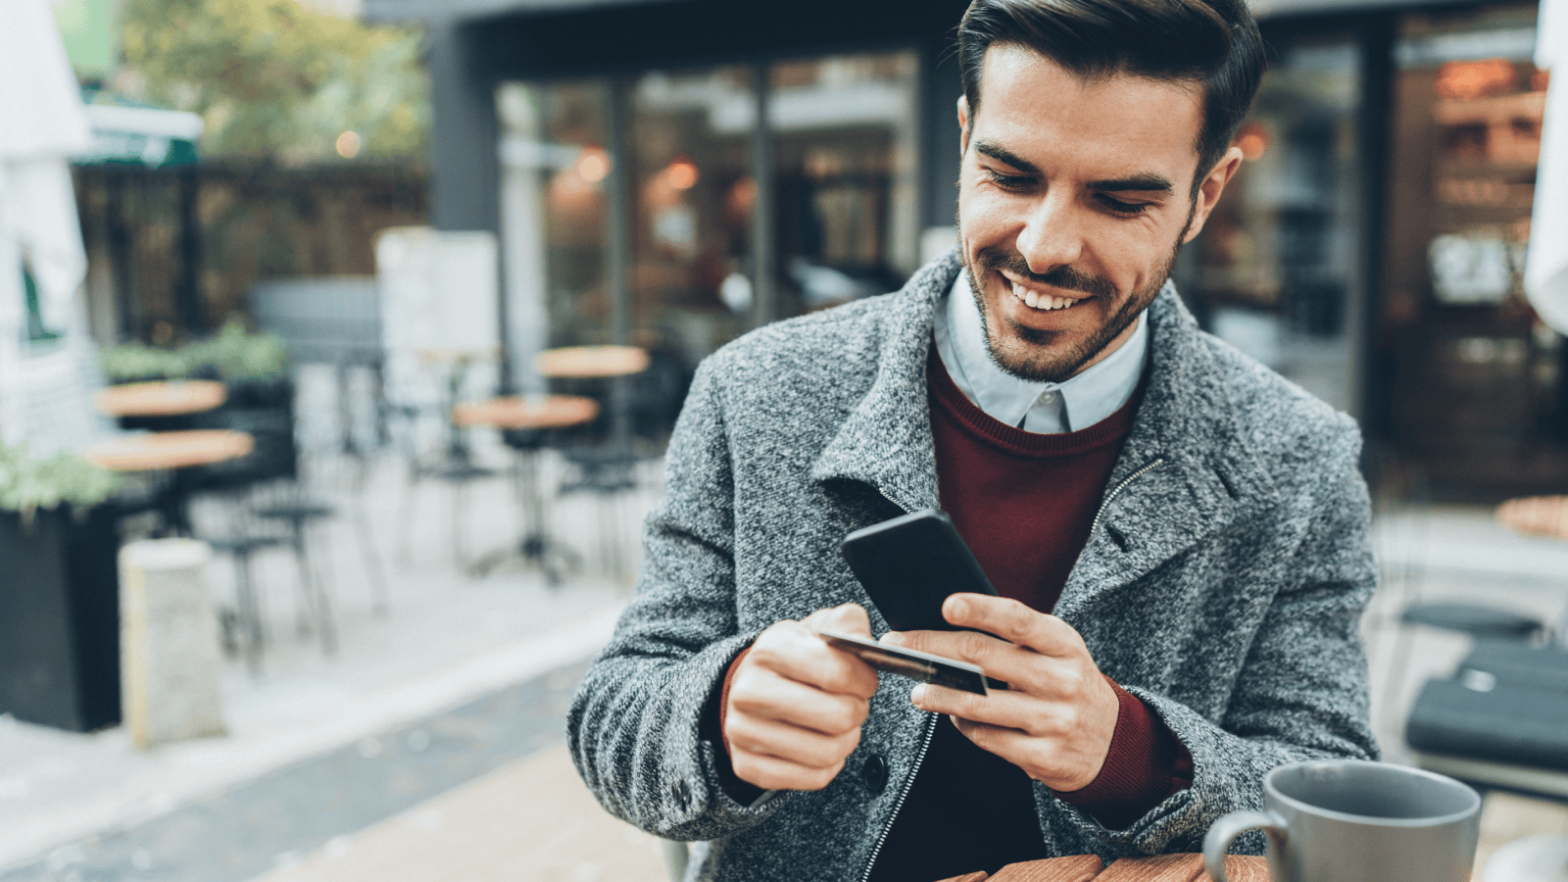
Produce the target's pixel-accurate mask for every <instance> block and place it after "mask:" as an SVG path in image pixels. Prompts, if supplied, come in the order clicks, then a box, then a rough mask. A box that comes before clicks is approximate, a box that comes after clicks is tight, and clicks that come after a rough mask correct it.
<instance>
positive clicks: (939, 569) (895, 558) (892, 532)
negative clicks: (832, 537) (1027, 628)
mask: <svg viewBox="0 0 1568 882" xmlns="http://www.w3.org/2000/svg"><path fill="white" fill-rule="evenodd" d="M843 552H844V558H845V560H848V561H849V568H850V569H852V570H854V571H855V578H857V579H859V580H860V584H861V585H864V586H865V588H866V593H867V594H870V595H871V601H872V602H873V603H875V604H876V606H877V610H878V611H879V612H881V613H882V618H884V619H887V623H888V625H889V626H890V627H891V628H892V629H893V630H895V631H954V630H958V629H957V628H954V627H953V626H952V625H950V624H948V623H947V620H946V619H944V618H942V601H944V600H946V599H947V596H948V595H949V594H959V593H963V592H972V593H975V594H990V595H992V596H995V595H996V589H995V588H993V587H991V580H990V579H987V578H986V576H985V570H982V569H980V562H979V561H977V560H975V556H974V553H973V552H971V551H970V550H969V546H967V545H965V544H964V540H963V537H961V536H959V535H958V530H957V529H956V528H954V527H953V519H952V518H949V517H948V516H947V515H946V514H945V513H943V512H941V511H938V510H937V509H934V508H928V509H923V510H921V511H917V512H913V513H911V514H906V515H902V516H900V517H896V518H893V519H892V520H890V521H883V522H882V523H880V524H872V525H871V526H869V527H866V528H864V529H861V530H856V531H855V532H853V533H850V534H849V535H848V536H845V537H844V544H843Z"/></svg>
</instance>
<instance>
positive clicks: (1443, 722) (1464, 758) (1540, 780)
mask: <svg viewBox="0 0 1568 882" xmlns="http://www.w3.org/2000/svg"><path fill="white" fill-rule="evenodd" d="M1405 742H1406V743H1407V744H1408V745H1409V746H1410V748H1411V749H1412V750H1413V751H1415V753H1416V763H1417V765H1420V766H1421V767H1423V768H1427V769H1431V770H1432V771H1435V772H1441V773H1443V774H1446V775H1450V776H1452V777H1456V778H1459V779H1461V780H1464V781H1467V782H1469V783H1471V784H1473V785H1475V786H1477V787H1480V788H1486V789H1502V790H1512V791H1518V792H1523V793H1529V794H1531V795H1536V796H1545V797H1549V798H1553V799H1561V800H1568V650H1565V649H1564V648H1562V647H1559V646H1525V645H1521V644H1519V643H1516V642H1498V641H1489V642H1482V643H1478V644H1477V645H1476V647H1475V648H1474V650H1473V651H1471V653H1470V654H1469V655H1468V656H1466V658H1465V659H1464V660H1463V661H1462V662H1461V663H1460V664H1459V667H1458V669H1457V670H1456V671H1455V672H1454V674H1453V676H1451V677H1448V678H1435V679H1432V680H1428V681H1427V683H1426V684H1425V685H1424V686H1423V687H1422V689H1421V692H1420V694H1419V695H1418V696H1417V697H1416V701H1415V704H1414V705H1413V706H1412V707H1411V710H1410V715H1409V716H1408V718H1407V719H1406V724H1405Z"/></svg>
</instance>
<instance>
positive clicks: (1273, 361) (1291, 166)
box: [1178, 39, 1364, 413]
mask: <svg viewBox="0 0 1568 882" xmlns="http://www.w3.org/2000/svg"><path fill="white" fill-rule="evenodd" d="M1277 45H1279V46H1280V51H1279V57H1278V58H1277V59H1276V60H1274V62H1273V63H1272V64H1271V65H1270V68H1269V72H1268V74H1267V76H1266V77H1265V78H1264V81H1263V84H1262V86H1261V87H1260V89H1259V92H1258V96H1257V99H1256V101H1255V102H1254V103H1253V113H1252V115H1251V116H1250V117H1249V118H1248V119H1247V121H1246V122H1245V123H1243V125H1242V127H1241V129H1240V131H1239V133H1238V134H1237V138H1236V142H1235V143H1236V145H1237V146H1239V147H1240V148H1241V150H1242V153H1243V155H1244V156H1245V157H1246V159H1245V161H1244V162H1243V164H1242V167H1241V170H1240V171H1239V172H1238V173H1237V175H1236V178H1235V179H1234V180H1233V181H1232V182H1231V184H1230V186H1229V187H1228V188H1227V189H1226V191H1225V194H1224V197H1223V198H1222V199H1221V201H1220V204H1219V205H1218V206H1216V208H1215V210H1214V212H1213V214H1212V215H1211V216H1210V218H1209V221H1208V223H1207V225H1206V227H1205V228H1204V232H1203V235H1202V236H1201V237H1200V238H1199V239H1197V240H1196V241H1195V242H1194V243H1193V244H1192V245H1191V246H1189V248H1188V249H1187V251H1188V252H1190V254H1189V253H1184V255H1183V258H1184V260H1183V264H1182V265H1181V268H1180V269H1181V271H1180V273H1179V274H1178V282H1180V283H1181V284H1182V288H1183V290H1184V292H1186V293H1187V295H1188V296H1189V297H1190V298H1191V299H1192V300H1193V301H1194V306H1195V308H1196V310H1197V312H1198V313H1199V315H1200V318H1201V320H1202V321H1203V323H1204V325H1205V326H1206V327H1207V328H1208V329H1209V330H1211V331H1213V332H1214V333H1215V334H1217V335H1218V336H1220V337H1221V338H1223V339H1226V340H1228V341H1229V342H1231V343H1233V344H1235V345H1236V346H1238V347H1239V348H1241V349H1242V350H1243V351H1245V352H1247V353H1248V354H1250V355H1252V356H1254V357H1255V358H1257V359H1259V360H1260V361H1262V362H1264V363H1265V364H1267V365H1269V366H1270V367H1273V368H1274V369H1276V370H1278V371H1280V372H1281V373H1282V374H1284V375H1285V376H1287V377H1289V378H1290V379H1292V380H1294V381H1295V382H1297V383H1299V384H1300V385H1302V386H1303V387H1305V388H1306V389H1307V390H1308V391H1310V392H1312V393H1313V394H1315V395H1317V396H1318V397H1320V398H1322V399H1323V400H1325V401H1327V402H1329V403H1330V404H1332V405H1334V406H1335V407H1337V408H1339V409H1341V410H1346V411H1350V412H1352V413H1354V412H1356V411H1357V410H1358V402H1357V398H1356V389H1357V379H1358V368H1359V358H1358V355H1359V346H1360V344H1359V333H1358V330H1359V324H1358V320H1359V316H1360V313H1361V308H1360V306H1359V304H1360V303H1362V302H1364V301H1363V300H1362V298H1363V296H1364V293H1363V291H1362V290H1361V285H1360V284H1359V279H1360V271H1361V266H1362V249H1363V247H1364V246H1363V243H1362V242H1361V238H1362V233H1361V226H1360V222H1359V200H1360V198H1361V193H1362V190H1361V187H1360V185H1359V176H1358V166H1357V157H1358V142H1359V133H1358V130H1357V125H1356V117H1357V113H1358V109H1359V106H1360V98H1361V93H1362V75H1361V71H1360V63H1359V50H1358V46H1357V44H1356V43H1355V42H1353V41H1352V40H1350V39H1341V40H1315V41H1310V42H1297V43H1295V44H1291V43H1281V44H1277Z"/></svg>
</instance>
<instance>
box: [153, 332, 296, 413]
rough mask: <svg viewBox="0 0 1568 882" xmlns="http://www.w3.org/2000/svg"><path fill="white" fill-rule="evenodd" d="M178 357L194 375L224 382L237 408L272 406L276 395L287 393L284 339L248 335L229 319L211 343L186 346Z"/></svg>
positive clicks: (265, 335) (204, 341)
mask: <svg viewBox="0 0 1568 882" xmlns="http://www.w3.org/2000/svg"><path fill="white" fill-rule="evenodd" d="M179 354H180V357H181V358H182V359H184V361H185V362H186V364H188V365H190V368H191V370H192V371H193V372H195V373H201V374H207V375H209V376H215V377H217V378H218V379H221V380H223V382H224V383H226V384H227V385H228V387H229V396H230V398H231V399H234V400H235V403H236V404H238V405H240V406H247V405H249V406H254V405H263V406H265V405H269V404H274V403H275V398H276V396H277V395H279V394H282V393H283V392H285V391H290V390H289V350H288V347H287V346H285V345H284V343H283V338H281V337H279V336H278V335H277V334H271V333H260V334H253V333H250V332H249V331H247V330H245V325H244V323H243V322H241V321H240V320H238V319H233V318H231V319H229V320H228V321H226V322H224V323H223V327H222V328H221V329H219V331H218V333H217V334H216V335H215V336H213V337H212V338H211V339H208V340H202V341H199V342H196V343H191V344H188V345H186V346H185V347H183V348H182V349H181V350H180V352H179ZM252 399H257V400H255V401H252Z"/></svg>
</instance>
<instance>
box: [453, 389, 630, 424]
mask: <svg viewBox="0 0 1568 882" xmlns="http://www.w3.org/2000/svg"><path fill="white" fill-rule="evenodd" d="M598 415H599V402H597V401H594V400H593V399H592V398H585V397H583V396H581V395H544V396H539V397H533V396H530V397H527V398H516V397H512V398H492V399H490V400H489V401H480V402H476V403H472V404H459V405H456V406H455V407H453V408H452V421H453V422H455V423H457V424H458V425H459V426H494V427H496V428H498V429H564V428H567V427H568V426H578V425H582V424H583V423H587V422H592V421H593V418H594V417H596V416H598Z"/></svg>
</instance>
